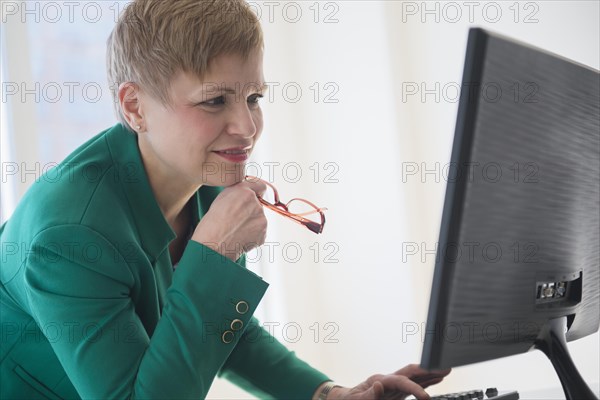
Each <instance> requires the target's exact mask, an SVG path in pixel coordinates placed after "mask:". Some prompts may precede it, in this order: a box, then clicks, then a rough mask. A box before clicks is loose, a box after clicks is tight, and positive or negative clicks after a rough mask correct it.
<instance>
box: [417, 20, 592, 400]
mask: <svg viewBox="0 0 600 400" xmlns="http://www.w3.org/2000/svg"><path fill="white" fill-rule="evenodd" d="M599 82H600V78H599V74H598V71H597V70H594V69H592V68H589V67H586V66H584V65H581V64H577V63H575V62H572V61H570V60H567V59H565V58H562V57H559V56H556V55H554V54H550V53H548V52H545V51H542V50H540V49H537V48H534V47H531V46H528V45H526V44H523V43H519V42H516V41H513V40H511V39H508V38H505V37H502V36H500V35H496V34H492V33H490V32H486V31H485V30H482V29H471V30H470V32H469V40H468V45H467V53H466V61H465V67H464V73H463V82H462V88H461V98H460V103H459V110H458V117H457V123H456V131H455V138H454V145H453V149H452V155H451V157H452V159H451V162H450V164H449V168H448V171H447V176H448V178H447V188H446V197H445V204H444V209H443V217H442V223H441V229H440V236H439V243H438V249H437V257H436V265H435V271H434V278H433V284H432V291H431V299H430V304H429V314H428V318H427V325H426V332H425V339H424V347H423V354H422V359H421V366H422V367H424V368H427V369H438V368H447V367H455V366H460V365H465V364H471V363H476V362H480V361H486V360H491V359H496V358H499V357H504V356H509V355H514V354H518V353H523V352H526V351H529V350H531V349H536V348H537V349H540V350H542V351H543V352H544V353H545V354H546V355H547V356H548V358H549V359H550V361H551V362H552V364H553V365H554V367H555V369H556V372H557V374H558V376H559V378H560V381H561V384H562V386H563V389H564V391H565V394H566V396H567V398H585V399H589V398H596V397H595V395H594V394H593V393H592V391H591V390H590V389H589V387H588V386H587V385H586V383H585V382H584V381H583V379H582V378H581V376H580V374H579V373H578V371H577V369H576V367H575V364H574V363H573V361H572V359H571V358H570V356H569V351H568V348H567V344H566V342H567V341H572V340H576V339H579V338H582V337H584V336H586V335H590V334H592V333H594V332H596V331H597V330H598V327H599V323H600V302H599V293H600V291H599V289H600V258H599V253H600V250H599V247H600V246H599V243H600V237H599V234H600V233H599V231H600V222H599V214H600V207H599V202H600V200H599V199H600V190H599V187H600V183H599V182H600V178H599V177H600V172H599V171H600V147H599V146H600V98H599V97H600V86H599Z"/></svg>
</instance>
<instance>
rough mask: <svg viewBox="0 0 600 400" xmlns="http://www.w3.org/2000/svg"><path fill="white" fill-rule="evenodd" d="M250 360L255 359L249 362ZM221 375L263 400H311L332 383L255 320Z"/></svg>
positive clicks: (253, 319) (251, 322)
mask: <svg viewBox="0 0 600 400" xmlns="http://www.w3.org/2000/svg"><path fill="white" fill-rule="evenodd" d="M249 360H252V361H251V362H249ZM219 376H220V377H223V378H226V379H228V380H229V381H231V382H232V383H234V384H236V385H237V386H239V387H241V388H242V389H244V390H246V391H248V392H250V393H252V394H253V395H254V396H256V397H257V398H259V399H285V400H295V399H304V400H307V399H310V398H311V397H312V395H313V394H314V392H315V390H316V389H317V387H319V385H320V384H321V383H323V382H325V381H328V380H330V379H329V378H328V377H327V376H326V375H324V374H323V373H321V372H319V371H318V370H316V369H314V368H312V367H311V366H310V365H308V364H307V363H306V362H304V361H302V360H301V359H299V358H298V357H297V356H296V354H295V353H294V352H293V351H290V350H288V349H287V348H286V347H285V346H284V345H283V344H281V343H280V342H279V341H278V340H277V339H276V338H275V337H273V336H272V335H271V334H270V333H269V332H268V331H267V330H266V329H264V328H262V327H261V326H260V325H259V322H258V321H257V320H256V318H252V320H251V321H250V326H249V327H248V328H247V329H246V331H245V332H244V335H243V336H242V338H241V339H240V341H239V343H238V345H237V346H236V347H235V349H234V350H233V352H232V353H231V355H230V356H229V358H228V359H227V362H226V363H225V365H224V366H223V368H222V370H221V371H220V372H219Z"/></svg>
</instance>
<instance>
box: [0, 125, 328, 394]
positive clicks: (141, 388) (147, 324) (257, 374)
mask: <svg viewBox="0 0 600 400" xmlns="http://www.w3.org/2000/svg"><path fill="white" fill-rule="evenodd" d="M220 190H221V189H220V188H215V187H202V188H201V189H200V190H199V191H198V192H197V193H196V196H195V197H196V201H195V202H194V206H195V207H194V218H195V222H196V223H197V222H198V221H199V219H200V218H202V216H203V214H204V213H205V212H206V211H207V210H208V207H209V206H210V204H211V202H212V201H213V200H214V198H215V197H216V195H217V194H218V193H219V191H220ZM174 238H175V234H174V232H173V231H172V229H171V228H170V226H169V225H168V224H167V222H166V221H165V219H164V217H163V215H162V213H161V211H160V208H159V207H158V204H157V202H156V200H155V198H154V196H153V193H152V190H151V187H150V184H149V182H148V178H147V176H146V173H145V171H144V167H143V164H142V161H141V156H140V153H139V149H138V145H137V136H136V135H135V134H133V133H130V132H129V131H127V130H126V129H125V128H124V127H123V126H122V125H121V124H117V125H116V126H114V127H112V128H110V129H108V130H106V131H104V132H102V133H100V134H98V135H97V136H95V137H94V138H92V139H91V140H89V141H88V142H87V143H85V144H84V145H82V146H81V147H79V148H78V149H77V150H75V151H74V152H73V153H72V154H71V155H70V156H68V157H67V158H66V159H65V160H64V161H63V162H62V163H61V164H60V165H59V166H57V167H56V168H55V169H52V170H50V171H48V172H47V173H46V174H45V175H43V176H42V177H41V178H40V179H39V180H38V181H37V182H36V183H34V184H33V185H32V187H31V188H30V190H29V191H28V192H27V193H26V194H25V196H24V197H23V199H22V200H21V202H20V203H19V205H18V207H17V209H16V210H15V212H14V214H13V215H12V217H11V218H10V219H9V220H8V221H7V222H6V223H5V224H4V225H3V226H2V227H0V239H1V248H0V251H1V254H0V266H1V268H0V295H1V297H0V300H1V303H0V307H1V308H0V311H1V312H0V318H1V321H0V323H1V345H2V347H1V351H0V398H2V399H12V398H26V399H40V398H44V399H79V398H85V399H124V398H127V399H129V398H152V399H191V398H194V399H199V398H204V397H206V394H207V392H208V390H209V388H210V386H211V383H212V382H213V379H214V378H215V376H223V377H225V378H227V379H229V380H231V381H232V382H234V383H235V384H237V385H239V386H241V387H243V388H244V389H246V390H248V391H250V392H251V393H253V394H254V395H255V396H257V397H259V398H281V399H309V398H310V397H311V395H312V394H313V393H314V391H315V390H316V388H317V387H318V386H319V384H321V383H322V382H324V381H326V380H328V378H327V376H325V375H324V374H322V373H320V372H319V371H317V370H315V369H313V368H311V367H310V366H309V365H308V364H306V363H305V362H303V361H301V360H300V359H298V358H297V357H296V356H295V354H294V353H293V352H290V351H288V350H287V349H286V348H285V347H284V346H283V345H282V344H280V343H279V342H278V341H277V340H275V338H273V337H272V336H271V335H269V334H268V332H267V331H266V330H265V329H263V328H261V327H260V325H259V323H258V321H257V320H256V319H255V318H253V317H252V314H253V313H254V311H255V309H256V307H257V306H258V303H259V302H260V300H261V298H262V296H263V294H264V293H265V291H266V289H267V286H268V284H267V283H266V282H264V281H263V280H262V279H261V278H260V277H259V276H257V275H256V274H254V273H253V272H251V271H249V270H248V269H246V268H245V260H244V257H242V258H240V260H238V261H237V262H233V261H231V260H229V259H228V258H226V257H223V256H221V255H220V254H219V253H216V252H214V251H212V250H211V249H209V248H208V247H206V246H203V245H201V244H199V243H197V242H194V241H189V242H188V244H187V247H186V249H185V251H184V253H183V256H182V258H181V260H180V262H179V264H178V266H177V269H176V270H175V271H174V270H173V266H172V263H171V259H170V255H169V251H168V245H169V242H170V241H171V240H173V239H174Z"/></svg>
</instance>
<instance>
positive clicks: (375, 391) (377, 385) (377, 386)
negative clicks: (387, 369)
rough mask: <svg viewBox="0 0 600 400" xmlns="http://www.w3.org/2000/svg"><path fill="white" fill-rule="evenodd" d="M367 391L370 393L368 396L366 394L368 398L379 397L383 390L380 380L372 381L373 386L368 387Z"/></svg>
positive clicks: (381, 395)
mask: <svg viewBox="0 0 600 400" xmlns="http://www.w3.org/2000/svg"><path fill="white" fill-rule="evenodd" d="M369 391H370V392H371V393H370V395H369V396H367V398H368V399H381V398H382V397H383V393H384V391H385V390H384V388H383V384H382V383H381V382H379V381H375V382H373V386H371V389H369Z"/></svg>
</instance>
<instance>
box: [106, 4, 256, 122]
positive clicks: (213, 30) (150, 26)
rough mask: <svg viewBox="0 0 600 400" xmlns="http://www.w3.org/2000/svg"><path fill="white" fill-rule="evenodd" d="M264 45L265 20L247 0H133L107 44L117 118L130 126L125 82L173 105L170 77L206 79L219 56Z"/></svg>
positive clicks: (238, 52)
mask: <svg viewBox="0 0 600 400" xmlns="http://www.w3.org/2000/svg"><path fill="white" fill-rule="evenodd" d="M262 47H263V34H262V29H261V27H260V23H259V21H258V18H257V16H256V15H255V14H254V13H253V12H252V11H251V10H250V8H249V6H248V4H246V2H245V1H244V0H134V1H133V2H132V3H130V4H129V5H128V6H127V7H126V8H125V10H124V11H123V13H122V14H121V16H120V17H119V20H118V22H117V24H116V26H115V28H114V29H113V31H112V33H111V34H110V36H109V38H108V43H107V57H106V59H107V69H108V83H109V85H110V88H111V92H112V96H113V101H114V103H115V111H116V114H117V118H118V119H119V120H120V121H121V122H122V123H123V124H124V125H125V126H127V127H128V124H127V123H126V121H125V118H124V116H123V113H122V111H121V107H120V104H119V97H118V91H119V85H120V84H121V83H123V82H135V83H137V84H138V85H139V86H140V87H142V88H143V89H144V90H146V91H148V92H149V93H150V94H151V96H152V97H154V98H155V99H158V100H160V101H161V102H162V103H163V104H164V105H169V104H170V101H171V99H170V96H169V87H170V83H171V79H172V78H173V77H174V75H175V74H177V73H178V72H187V73H192V74H195V75H196V76H198V77H199V78H200V79H202V78H203V77H204V76H205V74H206V73H207V72H208V68H209V67H210V62H211V61H212V60H213V59H214V58H215V57H218V56H220V55H224V54H237V55H241V56H242V57H243V58H247V57H248V56H249V54H250V53H251V52H252V51H254V50H256V49H259V48H262ZM128 128H129V127H128Z"/></svg>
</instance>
